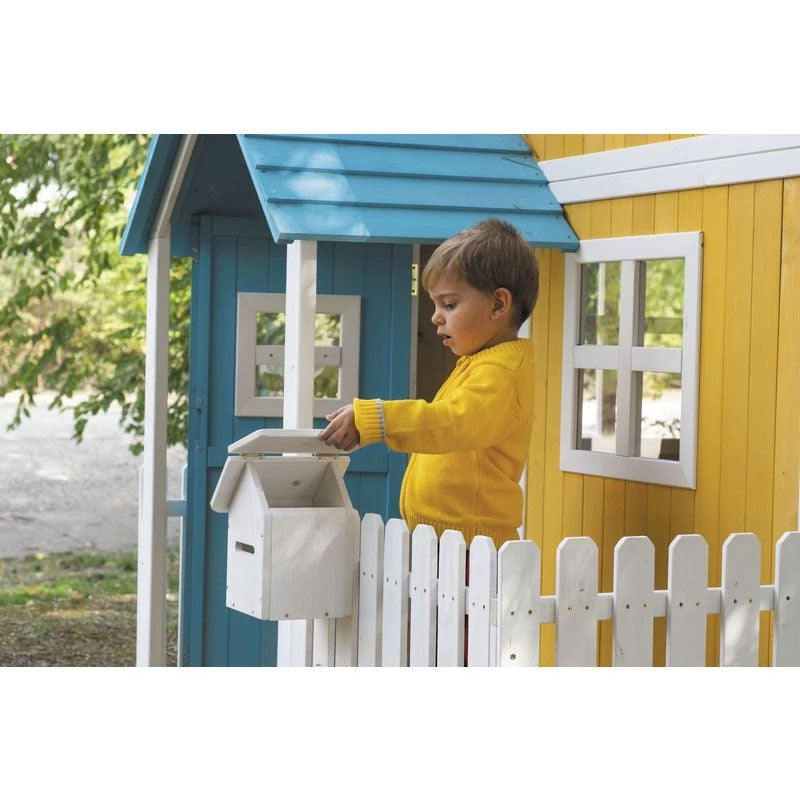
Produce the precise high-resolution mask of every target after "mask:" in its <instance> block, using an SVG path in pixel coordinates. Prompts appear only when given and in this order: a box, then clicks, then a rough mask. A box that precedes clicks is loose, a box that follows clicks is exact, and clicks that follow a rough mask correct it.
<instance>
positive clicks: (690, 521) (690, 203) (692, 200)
mask: <svg viewBox="0 0 800 800" xmlns="http://www.w3.org/2000/svg"><path fill="white" fill-rule="evenodd" d="M678 230H679V231H700V230H703V190H702V189H690V190H688V191H683V192H680V194H679V195H678ZM701 302H702V298H701ZM702 336H703V332H702V330H701V332H700V338H701V339H702ZM694 498H695V492H693V491H692V490H691V489H677V488H673V489H671V490H670V520H669V532H670V537H674V536H676V535H678V534H681V533H693V532H694ZM656 588H661V584H660V583H659V562H658V552H656ZM656 626H658V620H656Z"/></svg>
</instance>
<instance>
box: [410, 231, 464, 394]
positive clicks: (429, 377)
mask: <svg viewBox="0 0 800 800" xmlns="http://www.w3.org/2000/svg"><path fill="white" fill-rule="evenodd" d="M435 249H436V246H435V245H430V244H423V245H420V248H419V274H420V277H421V276H422V273H423V271H424V270H425V265H426V264H427V263H428V259H429V258H430V257H431V255H432V254H433V251H434V250H435ZM417 292H418V301H419V305H418V315H417V397H418V398H420V399H423V400H427V401H428V402H430V401H431V400H433V398H434V397H435V395H436V392H438V391H439V387H440V386H441V385H442V384H443V383H444V382H445V380H446V379H447V376H448V375H449V374H450V373H451V372H452V371H453V367H454V366H455V364H456V361H458V356H457V355H455V354H454V353H453V352H452V351H451V350H450V349H449V348H448V347H445V346H444V345H443V344H442V340H441V339H440V338H439V337H438V336H437V335H436V326H435V325H434V324H433V323H432V322H431V317H432V316H433V312H434V305H433V300H431V298H430V297H429V295H428V293H427V292H426V291H425V290H424V289H423V288H422V281H421V280H420V282H419V287H418V290H417Z"/></svg>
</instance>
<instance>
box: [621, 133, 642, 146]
mask: <svg viewBox="0 0 800 800" xmlns="http://www.w3.org/2000/svg"><path fill="white" fill-rule="evenodd" d="M643 144H647V134H646V133H626V134H625V147H639V146H640V145H643Z"/></svg>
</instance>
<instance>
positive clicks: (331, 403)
mask: <svg viewBox="0 0 800 800" xmlns="http://www.w3.org/2000/svg"><path fill="white" fill-rule="evenodd" d="M282 311H283V312H285V311H286V295H285V294H278V293H272V292H239V293H238V294H237V304H236V394H235V399H234V408H235V414H236V416H237V417H282V416H283V399H284V398H283V397H282V396H281V397H257V396H256V377H255V373H256V367H257V366H272V365H274V366H281V367H282V366H283V365H284V346H283V345H258V346H256V314H257V313H258V312H266V313H271V314H276V313H280V312H282ZM316 311H317V312H319V313H321V314H338V315H339V316H340V318H341V332H340V336H339V346H338V347H315V348H314V365H315V366H338V367H339V396H338V397H315V398H314V404H313V406H314V411H313V413H314V416H315V417H324V416H325V415H326V414H330V413H331V412H333V411H336V409H337V408H340V407H341V406H343V405H346V404H347V403H352V402H353V398H354V397H357V396H358V369H359V355H360V353H359V350H360V343H361V297H360V295H344V294H320V295H317V306H316Z"/></svg>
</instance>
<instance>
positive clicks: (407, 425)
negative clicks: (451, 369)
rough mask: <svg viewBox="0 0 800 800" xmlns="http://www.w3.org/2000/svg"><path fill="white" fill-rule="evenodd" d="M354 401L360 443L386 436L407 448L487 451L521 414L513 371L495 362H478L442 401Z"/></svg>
mask: <svg viewBox="0 0 800 800" xmlns="http://www.w3.org/2000/svg"><path fill="white" fill-rule="evenodd" d="M353 406H354V408H355V426H356V428H357V429H358V432H359V435H360V440H361V444H372V443H374V442H380V441H383V440H384V438H385V441H386V445H387V447H389V448H390V449H392V450H399V451H401V452H406V453H452V452H457V451H461V450H483V449H485V448H487V447H491V446H492V445H494V444H497V443H498V442H501V441H503V439H507V438H508V437H509V436H511V435H512V433H513V432H514V429H515V428H516V427H517V426H518V425H519V424H520V421H521V417H522V414H521V411H520V408H519V404H518V403H517V391H516V386H515V383H514V375H513V373H512V372H510V371H509V370H507V369H504V368H503V367H498V366H494V365H491V364H486V365H481V366H478V367H475V369H474V370H473V371H472V373H471V374H470V376H469V377H468V378H467V380H465V381H464V383H462V384H461V385H460V386H459V387H458V388H457V389H455V390H454V391H453V392H452V394H451V395H450V396H449V397H448V398H446V399H443V400H437V401H435V402H433V403H429V402H427V401H426V400H360V399H358V398H356V399H355V400H354V401H353ZM382 424H383V430H382V428H381V426H382ZM384 431H385V436H383V435H382V434H383V433H384Z"/></svg>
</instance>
